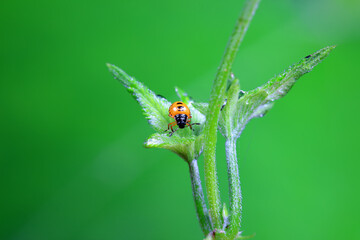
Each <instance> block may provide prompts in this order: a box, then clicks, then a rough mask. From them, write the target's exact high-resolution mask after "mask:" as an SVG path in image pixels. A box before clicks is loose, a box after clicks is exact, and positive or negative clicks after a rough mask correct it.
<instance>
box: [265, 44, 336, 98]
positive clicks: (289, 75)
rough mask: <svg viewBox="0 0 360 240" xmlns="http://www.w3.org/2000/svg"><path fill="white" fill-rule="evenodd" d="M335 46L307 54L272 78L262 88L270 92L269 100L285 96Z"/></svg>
mask: <svg viewBox="0 0 360 240" xmlns="http://www.w3.org/2000/svg"><path fill="white" fill-rule="evenodd" d="M334 48H335V46H330V47H325V48H323V49H320V50H319V51H317V52H315V53H314V54H311V55H309V56H306V57H305V58H303V59H302V60H301V61H300V62H298V63H296V64H294V65H292V66H290V67H289V68H288V69H287V70H286V71H284V72H283V73H282V74H280V75H278V76H276V77H274V78H272V79H271V80H270V81H269V82H268V83H266V84H265V85H264V86H262V87H260V88H261V89H264V90H265V91H266V92H267V93H268V95H269V97H268V100H270V101H274V100H276V99H279V98H281V97H283V96H285V95H286V94H287V93H288V92H289V90H290V89H291V88H292V86H293V85H294V84H295V82H296V81H297V80H298V79H299V78H300V77H301V76H302V75H304V74H306V73H308V72H310V71H311V70H312V69H313V68H314V67H315V66H316V65H317V64H318V63H320V62H321V61H322V60H323V59H325V58H326V57H327V56H328V55H329V53H330V52H331V51H332V50H333V49H334Z"/></svg>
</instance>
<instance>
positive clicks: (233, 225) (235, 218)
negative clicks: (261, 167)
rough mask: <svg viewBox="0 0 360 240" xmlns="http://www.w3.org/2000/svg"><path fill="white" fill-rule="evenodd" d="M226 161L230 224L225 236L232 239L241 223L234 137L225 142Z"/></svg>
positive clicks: (239, 189)
mask: <svg viewBox="0 0 360 240" xmlns="http://www.w3.org/2000/svg"><path fill="white" fill-rule="evenodd" d="M225 150H226V161H227V168H228V178H229V194H230V221H229V223H230V226H229V230H228V231H227V237H228V238H229V239H234V238H235V236H236V235H237V234H238V232H239V231H240V223H241V210H242V205H241V200H242V198H241V187H240V177H239V167H238V163H237V157H236V139H235V138H228V139H226V144H225Z"/></svg>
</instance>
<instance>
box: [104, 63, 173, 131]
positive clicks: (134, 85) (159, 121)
mask: <svg viewBox="0 0 360 240" xmlns="http://www.w3.org/2000/svg"><path fill="white" fill-rule="evenodd" d="M107 67H108V68H109V70H110V72H111V73H112V74H113V76H114V78H116V79H117V80H119V81H120V82H121V83H122V84H123V85H124V86H125V87H126V89H127V90H128V92H130V93H131V94H132V95H133V97H134V98H135V99H136V101H138V102H139V104H140V105H141V107H142V110H143V113H144V115H145V117H146V118H147V119H148V121H149V123H150V125H151V126H152V127H153V129H154V130H155V131H158V132H164V130H165V129H167V125H168V124H169V123H170V121H171V118H169V116H168V114H169V112H168V110H169V107H170V105H171V103H170V102H169V101H167V100H166V99H165V98H164V97H161V96H158V95H156V94H155V93H154V92H153V91H151V90H150V89H148V88H147V87H146V86H145V85H143V84H142V83H141V82H138V81H136V80H135V78H133V77H131V76H129V75H128V74H126V73H125V72H124V71H123V70H121V69H120V68H118V67H116V66H115V65H112V64H107Z"/></svg>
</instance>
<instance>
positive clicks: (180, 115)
mask: <svg viewBox="0 0 360 240" xmlns="http://www.w3.org/2000/svg"><path fill="white" fill-rule="evenodd" d="M169 117H171V118H174V119H175V122H172V123H169V124H168V129H167V130H165V132H166V131H170V128H171V132H170V133H169V136H170V137H171V135H173V134H174V132H176V131H177V129H176V130H175V131H174V129H173V126H175V125H178V126H179V128H185V127H186V126H189V127H190V129H191V130H193V129H192V125H200V123H193V124H190V121H191V120H190V119H191V113H190V109H189V108H188V106H186V104H185V103H183V102H180V101H178V102H174V103H173V104H171V106H170V108H169ZM179 128H178V129H179Z"/></svg>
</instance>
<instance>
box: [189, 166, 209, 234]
mask: <svg viewBox="0 0 360 240" xmlns="http://www.w3.org/2000/svg"><path fill="white" fill-rule="evenodd" d="M189 170H190V178H191V186H192V190H193V196H194V202H195V208H196V213H197V217H198V220H199V223H200V227H201V230H202V231H203V233H204V235H205V236H206V235H207V234H208V233H209V232H211V223H210V218H209V213H208V210H207V207H206V203H205V199H204V193H203V190H202V186H201V179H200V174H199V167H198V164H197V160H196V159H194V160H192V161H191V162H189Z"/></svg>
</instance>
